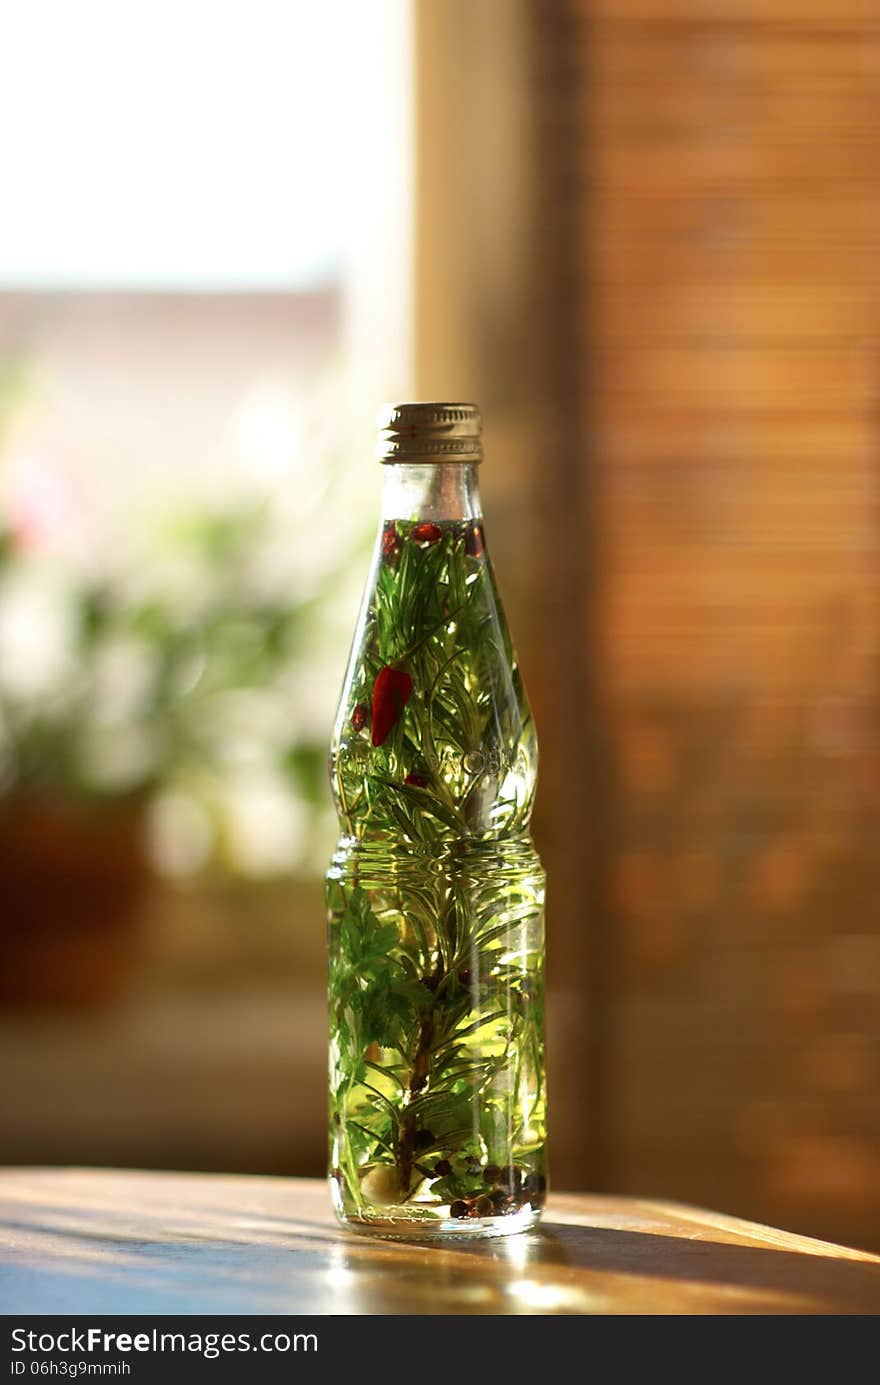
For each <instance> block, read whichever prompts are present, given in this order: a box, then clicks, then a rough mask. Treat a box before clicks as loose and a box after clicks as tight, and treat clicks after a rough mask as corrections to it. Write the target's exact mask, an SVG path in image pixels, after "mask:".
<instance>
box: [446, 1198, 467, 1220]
mask: <svg viewBox="0 0 880 1385" xmlns="http://www.w3.org/2000/svg"><path fill="white" fill-rule="evenodd" d="M449 1214H450V1216H452V1217H455V1218H456V1219H457V1220H458V1221H461V1220H462V1219H463V1218H464V1217H466V1216H467V1214H468V1205H467V1203H466V1202H465V1201H464V1198H460V1197H457V1198H456V1199H455V1201H454V1202H453V1204H452V1206H451V1207H450V1208H449Z"/></svg>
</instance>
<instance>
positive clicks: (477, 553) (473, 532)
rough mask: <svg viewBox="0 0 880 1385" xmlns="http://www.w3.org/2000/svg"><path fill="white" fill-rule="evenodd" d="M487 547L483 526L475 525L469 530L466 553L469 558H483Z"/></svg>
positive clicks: (466, 538) (466, 536) (465, 542)
mask: <svg viewBox="0 0 880 1385" xmlns="http://www.w3.org/2000/svg"><path fill="white" fill-rule="evenodd" d="M485 547H486V540H485V535H484V534H483V526H482V524H475V525H474V527H473V528H472V529H468V531H467V534H466V535H465V540H464V551H465V553H466V554H467V555H468V557H469V558H480V557H482V554H483V550H484V549H485Z"/></svg>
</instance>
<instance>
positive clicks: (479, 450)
mask: <svg viewBox="0 0 880 1385" xmlns="http://www.w3.org/2000/svg"><path fill="white" fill-rule="evenodd" d="M378 425H379V444H378V448H377V456H378V458H379V461H380V462H386V463H388V462H425V463H428V464H430V463H432V462H471V463H475V462H480V461H482V459H483V447H482V443H481V441H480V434H481V433H482V430H483V421H482V419H481V418H480V411H479V409H478V408H477V406H476V404H445V403H440V404H438V403H426V404H421V403H413V404H385V405H384V406H383V408H382V409H381V410H380V412H379V418H378Z"/></svg>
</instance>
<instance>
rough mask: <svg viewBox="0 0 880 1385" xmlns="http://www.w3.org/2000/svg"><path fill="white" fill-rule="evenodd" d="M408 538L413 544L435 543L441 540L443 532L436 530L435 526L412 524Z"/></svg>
mask: <svg viewBox="0 0 880 1385" xmlns="http://www.w3.org/2000/svg"><path fill="white" fill-rule="evenodd" d="M409 536H410V538H411V539H412V540H413V542H414V543H436V542H437V540H438V539H442V537H443V530H442V529H438V528H437V525H436V524H414V525H413V527H412V529H410V531H409Z"/></svg>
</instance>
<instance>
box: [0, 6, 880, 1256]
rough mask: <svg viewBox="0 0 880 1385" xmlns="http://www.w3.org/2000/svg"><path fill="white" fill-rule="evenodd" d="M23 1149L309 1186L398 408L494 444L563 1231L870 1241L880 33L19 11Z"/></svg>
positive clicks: (13, 317) (10, 999)
mask: <svg viewBox="0 0 880 1385" xmlns="http://www.w3.org/2000/svg"><path fill="white" fill-rule="evenodd" d="M3 68H4V74H3V81H2V83H0V169H2V170H3V171H2V175H0V176H2V200H3V216H2V223H0V1112H2V1113H3V1114H2V1117H0V1160H2V1161H3V1162H7V1163H20V1162H27V1163H41V1164H68V1163H80V1164H83V1163H88V1164H99V1165H102V1164H103V1165H109V1164H114V1165H123V1166H139V1167H148V1168H192V1169H225V1170H241V1171H250V1172H272V1173H302V1174H320V1173H321V1172H322V1171H323V1165H324V1147H325V1008H324V955H323V947H324V922H323V906H322V898H321V896H322V887H321V873H322V871H323V868H324V864H325V861H326V859H327V858H328V856H329V852H330V849H331V846H332V843H333V840H334V831H335V820H334V818H333V815H332V812H331V809H330V803H329V794H328V790H327V786H326V779H325V756H326V748H327V744H328V741H329V735H330V726H331V722H332V719H333V714H334V711H335V702H336V697H337V694H338V688H339V684H340V680H341V676H342V671H343V666H344V662H345V659H346V655H347V651H348V644H349V640H350V637H351V632H352V629H353V626H354V621H355V615H356V609H357V604H358V599H359V595H360V590H361V586H362V583H363V580H364V577H365V573H366V565H367V562H368V554H369V551H370V547H371V544H372V539H373V533H374V529H375V525H376V521H377V514H378V510H377V506H378V493H379V487H380V483H381V475H380V474H379V473H380V468H379V467H377V466H376V465H375V464H374V463H373V461H372V450H373V421H374V415H375V412H376V407H377V405H378V403H379V402H381V401H382V400H384V399H387V398H397V399H401V398H465V399H471V398H473V399H476V400H478V401H479V402H480V403H481V405H482V407H483V410H484V414H485V421H486V441H487V461H486V465H485V467H484V469H483V486H484V500H485V504H486V508H487V513H488V518H489V531H488V532H489V537H490V543H491V547H492V552H493V557H494V559H495V563H496V567H497V569H498V573H499V579H500V583H501V587H502V591H503V593H504V594H505V598H506V601H507V605H508V608H509V615H510V618H511V624H512V626H513V629H514V633H515V636H516V638H517V642H518V645H519V649H520V656H521V663H522V665H523V667H524V670H525V674H526V680H527V683H528V685H529V688H530V692H531V697H532V701H533V704H534V707H535V711H536V716H537V720H538V725H539V729H540V733H541V744H542V778H541V787H540V793H539V804H538V810H537V813H536V822H535V832H536V837H537V840H538V844H539V847H540V849H541V851H542V854H543V855H544V858H545V861H546V863H547V866H548V869H549V872H550V881H551V891H550V907H549V916H548V923H549V939H550V944H549V945H550V997H549V1010H550V1023H551V1029H550V1068H551V1074H550V1076H551V1083H552V1096H553V1110H552V1128H553V1146H552V1155H553V1163H554V1177H555V1183H556V1186H557V1187H560V1188H570V1189H594V1190H608V1191H614V1192H622V1193H630V1194H639V1195H646V1196H663V1197H672V1198H679V1199H683V1200H686V1201H690V1202H697V1203H704V1204H708V1205H710V1206H712V1207H715V1208H717V1209H720V1210H723V1211H727V1212H732V1213H738V1214H741V1215H745V1216H749V1217H755V1218H758V1219H761V1220H766V1221H770V1222H774V1223H777V1224H779V1225H781V1226H784V1227H786V1228H790V1229H794V1230H799V1231H804V1232H808V1233H812V1234H816V1235H822V1236H827V1237H830V1238H833V1239H836V1240H842V1241H845V1242H850V1243H854V1244H859V1245H863V1246H866V1247H875V1248H877V1247H880V1083H878V1065H880V1056H878V1047H880V1004H878V999H880V930H878V902H877V901H878V895H880V851H878V828H880V660H878V653H880V587H878V575H880V574H878V556H880V542H878V540H880V411H878V410H880V351H878V345H880V270H878V268H877V265H878V261H877V254H876V252H877V243H878V223H880V183H878V169H880V162H878V154H880V147H878V146H880V135H878V114H880V32H878V29H877V24H876V14H875V13H873V12H872V7H871V6H869V5H867V4H865V3H864V0H762V3H761V4H760V5H755V4H753V3H751V0H540V3H539V0H443V3H442V4H441V3H439V0H371V3H370V4H369V5H360V4H357V3H354V0H325V3H324V4H322V5H320V6H318V5H311V4H306V3H299V2H298V0H286V3H282V2H281V0H248V3H247V4H245V3H243V0H228V3H226V4H224V5H221V6H218V5H213V4H208V3H202V0H184V3H181V2H180V0H176V3H174V4H172V3H171V0H153V3H152V4H151V5H149V6H146V5H128V6H120V5H118V4H113V3H111V0H80V3H79V4H77V5H76V6H65V5H63V4H60V3H52V2H51V0H28V3H27V4H25V3H24V0H13V3H12V4H11V5H10V6H9V7H8V9H7V14H6V22H5V42H4V62H3Z"/></svg>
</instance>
